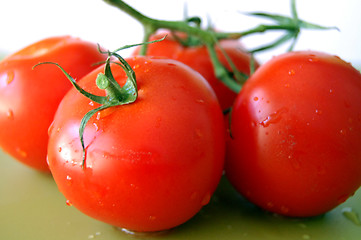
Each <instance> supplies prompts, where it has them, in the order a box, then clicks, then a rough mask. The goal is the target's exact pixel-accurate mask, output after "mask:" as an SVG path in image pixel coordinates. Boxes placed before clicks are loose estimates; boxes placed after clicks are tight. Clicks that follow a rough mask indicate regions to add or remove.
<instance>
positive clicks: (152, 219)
mask: <svg viewBox="0 0 361 240" xmlns="http://www.w3.org/2000/svg"><path fill="white" fill-rule="evenodd" d="M156 219H157V217H156V216H149V220H151V221H154V220H156Z"/></svg>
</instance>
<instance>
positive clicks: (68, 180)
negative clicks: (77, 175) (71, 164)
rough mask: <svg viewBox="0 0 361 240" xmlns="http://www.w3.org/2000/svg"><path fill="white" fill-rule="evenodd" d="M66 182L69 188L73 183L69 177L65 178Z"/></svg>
mask: <svg viewBox="0 0 361 240" xmlns="http://www.w3.org/2000/svg"><path fill="white" fill-rule="evenodd" d="M66 181H67V183H68V186H70V185H71V184H72V183H73V180H72V178H71V177H70V176H69V175H67V176H66Z"/></svg>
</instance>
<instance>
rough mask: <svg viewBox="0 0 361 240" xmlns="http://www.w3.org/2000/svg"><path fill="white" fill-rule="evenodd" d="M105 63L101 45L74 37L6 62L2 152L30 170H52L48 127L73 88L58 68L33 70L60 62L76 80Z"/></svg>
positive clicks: (1, 73) (0, 70) (1, 87)
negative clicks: (100, 63)
mask: <svg viewBox="0 0 361 240" xmlns="http://www.w3.org/2000/svg"><path fill="white" fill-rule="evenodd" d="M105 59H106V58H105V56H104V55H103V54H101V53H100V52H99V51H98V47H97V45H96V44H93V43H90V42H87V41H83V40H81V39H79V38H75V37H71V36H59V37H51V38H47V39H43V40H41V41H39V42H36V43H33V44H31V45H29V46H27V47H25V48H24V49H22V50H20V51H18V52H16V53H14V54H12V55H10V56H8V57H6V58H5V59H3V60H2V61H1V62H0V125H1V131H0V147H1V148H2V149H3V150H4V151H5V152H7V153H8V154H10V155H11V156H12V157H14V158H15V159H17V160H19V161H20V162H22V163H24V164H26V165H27V166H30V167H32V168H34V169H37V170H41V171H49V168H48V165H47V162H46V152H47V144H48V127H49V125H50V124H51V122H52V120H53V117H54V114H55V111H56V109H57V107H58V104H59V102H60V101H61V99H62V98H63V96H64V95H65V93H66V92H67V91H68V90H69V89H70V87H71V84H70V83H69V81H68V80H67V79H66V77H65V76H64V75H63V74H62V73H61V72H59V71H58V69H56V68H54V66H43V67H39V68H36V69H34V70H33V67H34V65H36V64H38V63H39V62H44V61H54V62H58V63H59V64H61V65H62V66H63V67H64V68H65V69H66V70H67V71H69V72H71V73H72V75H73V76H74V77H75V78H81V77H82V76H84V75H85V74H87V73H88V72H90V71H91V70H93V69H95V68H96V67H97V66H94V64H95V63H97V62H99V61H105Z"/></svg>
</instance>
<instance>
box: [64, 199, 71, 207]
mask: <svg viewBox="0 0 361 240" xmlns="http://www.w3.org/2000/svg"><path fill="white" fill-rule="evenodd" d="M65 204H66V205H68V206H69V207H71V206H73V204H72V203H71V202H70V200H66V201H65Z"/></svg>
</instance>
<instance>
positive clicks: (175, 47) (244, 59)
mask: <svg viewBox="0 0 361 240" xmlns="http://www.w3.org/2000/svg"><path fill="white" fill-rule="evenodd" d="M166 34H168V35H167V36H166V38H165V39H164V40H162V41H160V42H156V43H152V44H149V45H148V46H147V52H146V55H147V56H157V57H167V58H170V59H174V60H177V61H180V62H182V63H184V64H186V65H188V66H190V67H191V68H193V69H194V70H196V71H197V72H199V73H200V74H201V75H202V76H203V77H204V78H205V79H206V80H207V81H208V83H209V84H210V85H211V86H212V88H213V90H214V91H215V93H216V95H217V97H218V100H219V102H220V104H221V107H222V109H223V110H225V109H228V108H230V107H231V106H232V105H233V102H234V99H235V98H236V96H237V93H235V92H234V91H232V90H231V89H230V88H228V87H227V86H226V85H225V84H224V83H223V82H222V81H221V80H220V79H218V78H217V77H216V76H215V74H214V70H213V65H212V61H211V59H210V57H209V54H208V50H207V48H206V46H204V45H200V46H183V45H182V44H181V43H179V41H177V40H176V39H175V38H174V37H173V36H172V34H170V33H166V32H163V33H158V34H156V35H153V36H152V37H151V38H150V40H156V39H161V38H162V37H164V36H165V35H166ZM219 44H220V47H221V48H222V49H223V51H224V52H225V53H226V54H227V56H228V57H229V58H230V59H231V60H232V62H233V63H234V65H235V66H236V67H237V69H238V70H239V71H240V72H242V73H244V74H247V75H249V73H250V59H251V57H250V54H249V53H247V52H246V50H245V49H244V47H243V46H242V44H241V43H240V42H239V41H238V40H222V41H220V43H219ZM138 51H139V49H137V50H136V51H135V54H137V53H138ZM216 51H217V55H218V57H219V59H220V62H221V63H222V64H224V66H226V67H227V68H228V70H231V68H230V65H229V63H228V61H227V59H226V57H225V55H224V54H223V53H222V51H221V50H220V48H219V47H217V48H216ZM256 66H258V64H257V63H256Z"/></svg>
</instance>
